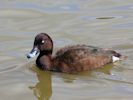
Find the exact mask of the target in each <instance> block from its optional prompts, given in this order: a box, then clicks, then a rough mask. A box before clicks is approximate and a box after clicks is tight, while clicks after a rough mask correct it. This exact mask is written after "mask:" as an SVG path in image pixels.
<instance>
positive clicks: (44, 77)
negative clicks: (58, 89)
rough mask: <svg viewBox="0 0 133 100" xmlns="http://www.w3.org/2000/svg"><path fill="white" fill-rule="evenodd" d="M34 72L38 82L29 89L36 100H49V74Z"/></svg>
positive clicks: (50, 84) (50, 86)
mask: <svg viewBox="0 0 133 100" xmlns="http://www.w3.org/2000/svg"><path fill="white" fill-rule="evenodd" d="M34 72H36V74H37V78H38V81H39V82H38V83H37V84H36V85H35V86H33V87H30V88H31V89H32V90H33V93H34V95H35V96H36V97H37V98H38V100H49V99H50V97H51V95H52V83H51V80H52V78H51V73H50V72H44V71H40V70H39V69H36V70H34Z"/></svg>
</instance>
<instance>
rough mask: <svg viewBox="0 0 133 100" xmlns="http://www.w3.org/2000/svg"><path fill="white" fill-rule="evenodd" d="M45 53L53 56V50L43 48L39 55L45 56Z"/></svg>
mask: <svg viewBox="0 0 133 100" xmlns="http://www.w3.org/2000/svg"><path fill="white" fill-rule="evenodd" d="M44 55H47V56H51V55H52V50H43V51H40V54H39V56H44Z"/></svg>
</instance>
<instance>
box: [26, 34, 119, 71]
mask: <svg viewBox="0 0 133 100" xmlns="http://www.w3.org/2000/svg"><path fill="white" fill-rule="evenodd" d="M52 53H53V40H52V38H51V37H50V36H49V35H48V34H47V33H39V34H37V35H36V37H35V39H34V44H33V48H32V50H31V51H30V53H28V54H27V58H28V59H30V58H33V57H35V56H36V55H37V54H38V57H37V59H36V65H37V67H38V68H39V69H41V70H44V71H55V72H63V73H78V72H82V71H90V70H93V69H97V68H102V67H103V66H104V65H106V64H109V63H113V62H116V61H119V60H120V58H121V56H122V55H121V54H120V53H118V52H116V51H114V50H111V49H104V48H99V47H95V46H90V45H84V44H78V45H71V46H65V47H63V48H61V49H59V50H58V51H57V52H56V53H55V55H54V56H53V55H52Z"/></svg>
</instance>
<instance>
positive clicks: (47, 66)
mask: <svg viewBox="0 0 133 100" xmlns="http://www.w3.org/2000/svg"><path fill="white" fill-rule="evenodd" d="M36 64H37V66H38V67H39V68H40V69H44V70H52V50H43V51H40V54H39V56H38V57H37V60H36Z"/></svg>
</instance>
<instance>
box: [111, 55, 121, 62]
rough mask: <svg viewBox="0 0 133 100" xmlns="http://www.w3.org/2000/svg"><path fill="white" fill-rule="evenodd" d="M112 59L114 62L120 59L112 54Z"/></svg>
mask: <svg viewBox="0 0 133 100" xmlns="http://www.w3.org/2000/svg"><path fill="white" fill-rule="evenodd" d="M112 60H113V62H116V61H118V60H120V58H118V57H115V56H112Z"/></svg>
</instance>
